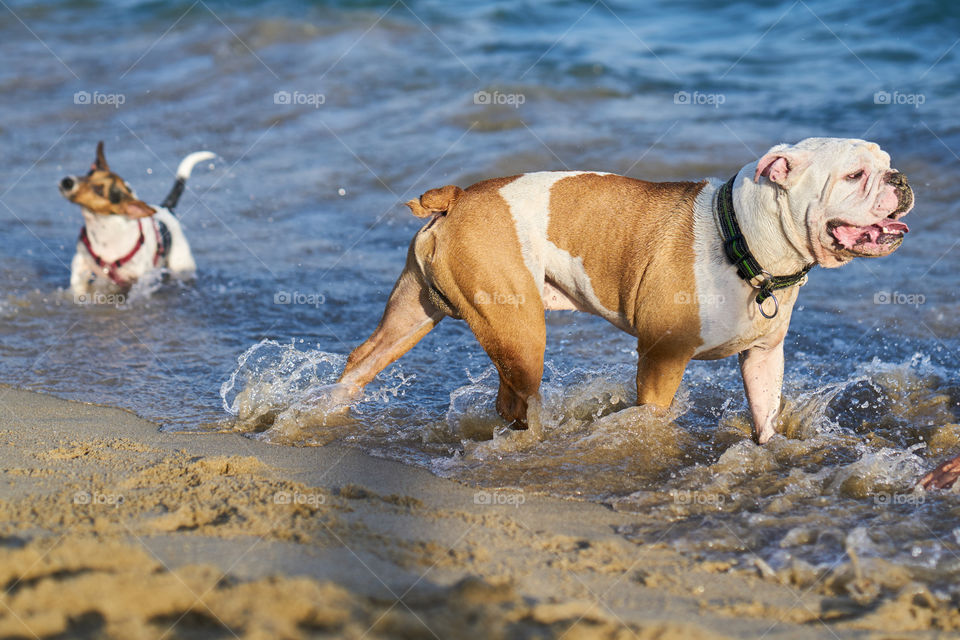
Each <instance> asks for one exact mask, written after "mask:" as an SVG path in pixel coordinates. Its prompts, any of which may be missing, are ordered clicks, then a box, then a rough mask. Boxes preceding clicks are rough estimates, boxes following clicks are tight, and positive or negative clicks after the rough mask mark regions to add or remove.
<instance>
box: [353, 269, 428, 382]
mask: <svg viewBox="0 0 960 640" xmlns="http://www.w3.org/2000/svg"><path fill="white" fill-rule="evenodd" d="M443 316H444V313H443V312H442V311H440V310H439V309H437V308H436V306H434V305H433V304H432V303H431V302H430V296H429V293H428V290H427V288H426V286H424V284H423V282H422V281H421V280H420V278H419V276H418V274H417V273H416V272H415V271H413V270H412V269H411V265H410V264H409V263H408V265H407V268H406V269H404V271H403V273H401V274H400V277H399V278H398V279H397V283H396V284H395V285H394V287H393V291H392V292H391V293H390V298H389V299H388V300H387V306H386V308H385V309H384V311H383V316H382V317H381V318H380V324H378V325H377V328H376V329H375V330H374V332H373V334H371V336H370V337H369V338H367V340H366V342H364V343H363V344H361V345H360V346H359V347H357V348H356V349H354V350H353V352H351V353H350V357H349V358H347V365H346V367H344V369H343V373H342V374H341V375H340V380H339V382H340V383H342V384H344V385H347V386H348V387H350V393H351V395H353V396H356V395H357V394H359V393H360V391H361V390H363V388H364V387H365V386H366V385H367V384H368V383H369V382H370V381H371V380H373V379H374V378H375V377H377V374H378V373H380V372H381V371H383V370H384V369H385V368H387V366H389V365H390V363H392V362H393V361H394V360H396V359H397V358H399V357H400V356H402V355H403V354H405V353H406V352H407V351H409V350H410V349H412V348H413V346H414V345H415V344H417V342H419V341H420V339H421V338H423V336H425V335H427V334H428V333H429V332H430V330H431V329H433V328H434V327H435V326H436V324H437V323H438V322H440V320H442V319H443Z"/></svg>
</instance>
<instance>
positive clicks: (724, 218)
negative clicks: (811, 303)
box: [717, 175, 814, 318]
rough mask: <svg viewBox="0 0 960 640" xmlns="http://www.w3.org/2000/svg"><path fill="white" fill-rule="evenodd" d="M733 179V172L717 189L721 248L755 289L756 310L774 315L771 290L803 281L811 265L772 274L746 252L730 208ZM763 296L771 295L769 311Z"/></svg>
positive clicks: (734, 214)
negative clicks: (788, 273) (793, 270)
mask: <svg viewBox="0 0 960 640" xmlns="http://www.w3.org/2000/svg"><path fill="white" fill-rule="evenodd" d="M736 179H737V176H736V175H734V176H733V177H732V178H730V179H729V180H727V182H726V183H724V185H723V186H722V187H720V189H719V191H718V192H717V218H718V219H719V221H720V234H721V235H722V236H723V252H724V253H725V254H727V259H728V260H730V263H731V264H732V265H733V266H735V267H736V268H737V275H739V276H740V277H741V278H742V279H743V280H744V281H745V282H747V284H749V285H750V286H751V287H753V288H754V289H756V290H757V297H756V299H755V300H756V303H757V306H758V307H759V308H760V314H761V315H762V316H763V317H764V318H774V317H776V315H777V313H778V312H779V311H780V302H779V301H778V300H777V297H776V296H775V295H773V292H774V291H775V290H777V289H786V288H787V287H792V286H794V285H797V284H799V285H802V284H803V283H804V282H806V277H807V273H808V272H809V271H810V269H812V268H813V267H814V265H812V264H810V265H807V266H806V267H804V268H803V269H801V270H800V271H798V272H796V273H794V274H792V275H789V276H775V275H772V274H771V273H770V272H769V271H767V270H766V269H764V268H763V267H761V266H760V263H759V262H757V259H756V258H754V257H753V254H752V253H750V247H748V246H747V239H746V238H744V237H743V233H742V232H741V231H740V225H739V224H737V215H736V212H735V211H734V209H733V183H734V181H735V180H736ZM767 298H773V303H774V307H773V313H771V314H767V312H766V311H764V309H763V303H764V302H765V301H766V300H767Z"/></svg>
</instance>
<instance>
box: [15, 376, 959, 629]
mask: <svg viewBox="0 0 960 640" xmlns="http://www.w3.org/2000/svg"><path fill="white" fill-rule="evenodd" d="M0 407H2V408H3V410H2V412H0V443H2V447H0V456H2V458H0V468H2V470H3V482H2V483H0V582H2V584H3V585H4V594H3V595H2V596H0V638H7V637H27V638H35V637H37V638H49V637H89V638H98V637H116V638H158V637H166V638H181V637H182V638H194V637H224V638H231V637H234V636H238V637H249V638H300V637H305V638H307V637H347V638H361V637H365V638H388V637H408V638H420V637H422V638H435V637H436V638H458V637H476V638H481V637H492V638H497V637H504V638H506V637H557V638H559V637H564V638H569V639H574V638H721V637H730V638H819V637H825V636H826V637H833V636H834V635H835V636H836V637H838V638H852V637H857V638H862V637H869V638H873V637H876V638H899V637H947V636H951V637H952V633H951V632H950V631H949V630H951V629H958V628H960V614H958V613H957V612H956V610H955V608H952V607H950V606H949V604H948V603H943V602H940V601H938V600H936V598H933V597H932V596H930V594H929V593H927V592H926V591H925V589H924V588H923V587H921V586H919V585H916V584H911V583H909V580H908V579H907V578H906V577H904V576H903V575H902V574H901V573H899V572H897V571H896V570H890V569H889V568H887V567H884V566H883V565H882V564H878V563H877V562H872V563H869V564H868V563H866V562H864V563H861V565H860V566H851V565H845V566H841V567H838V568H836V569H834V570H833V571H831V572H830V573H829V574H824V575H810V576H807V575H798V574H796V573H793V574H791V573H786V572H780V573H779V574H773V573H769V572H767V573H766V575H765V572H764V570H763V567H762V566H760V567H758V568H757V569H756V570H744V569H742V568H736V569H733V568H731V567H729V566H725V565H724V564H723V563H716V562H704V561H700V560H697V559H695V558H690V557H684V556H682V555H680V554H678V553H676V552H674V551H673V550H671V549H668V548H666V547H665V545H662V544H658V543H657V542H656V541H653V540H651V541H647V542H646V543H644V544H639V545H638V544H635V543H633V542H629V541H627V540H625V539H624V538H622V537H620V536H618V535H617V534H616V531H615V530H616V527H617V526H618V525H622V524H626V523H628V522H629V521H630V516H629V515H628V514H621V513H617V512H616V511H614V510H611V509H609V508H606V507H603V506H600V505H595V504H588V503H581V502H572V501H570V502H567V501H560V500H555V499H548V498H542V497H537V496H534V495H529V494H523V493H520V492H517V491H516V490H513V489H503V490H501V491H499V492H498V491H496V490H495V489H493V488H485V489H484V493H480V494H478V490H477V489H474V488H471V487H466V486H463V485H460V484H457V483H455V482H452V481H449V480H444V479H441V478H437V477H434V476H432V475H430V474H429V473H427V472H425V471H423V470H420V469H415V468H411V467H407V466H404V465H401V464H398V463H395V462H391V461H385V460H380V459H376V458H371V457H369V456H367V455H365V454H363V453H361V452H359V451H356V450H352V449H348V448H343V447H338V446H328V447H314V448H290V447H279V446H272V445H267V444H262V443H259V442H255V441H251V440H249V439H246V438H243V437H241V436H238V435H234V434H209V435H198V434H184V433H172V434H171V433H160V432H159V431H158V430H157V427H156V425H154V424H152V423H150V422H148V421H145V420H142V419H140V418H138V417H136V416H134V415H132V414H130V413H128V412H125V411H122V410H118V409H112V408H105V407H100V406H95V405H86V404H78V403H74V402H69V401H65V400H60V399H57V398H54V397H51V396H46V395H41V394H36V393H33V392H28V391H20V390H15V389H10V388H0ZM491 502H493V503H499V504H489V503H491Z"/></svg>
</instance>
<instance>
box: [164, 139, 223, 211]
mask: <svg viewBox="0 0 960 640" xmlns="http://www.w3.org/2000/svg"><path fill="white" fill-rule="evenodd" d="M216 157H217V156H216V154H214V153H211V152H210V151H194V152H193V153H191V154H190V155H188V156H187V157H186V158H184V159H183V160H181V161H180V165H179V166H178V167H177V180H176V182H174V183H173V188H172V189H170V193H168V194H167V197H166V198H165V199H164V201H163V202H162V203H161V205H160V206H161V207H164V208H166V209H169V210H170V211H173V208H174V207H176V206H177V202H179V201H180V196H181V195H183V188H184V187H185V186H186V184H187V178H189V177H190V174H191V173H192V172H193V168H194V167H195V166H196V165H197V164H199V163H201V162H203V161H204V160H213V159H214V158H216Z"/></svg>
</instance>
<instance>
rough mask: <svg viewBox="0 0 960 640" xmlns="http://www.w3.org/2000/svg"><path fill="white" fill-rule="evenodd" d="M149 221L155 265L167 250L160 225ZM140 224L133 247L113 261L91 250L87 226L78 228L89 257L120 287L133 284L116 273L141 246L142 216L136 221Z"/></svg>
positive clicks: (144, 240)
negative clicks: (153, 245) (137, 236)
mask: <svg viewBox="0 0 960 640" xmlns="http://www.w3.org/2000/svg"><path fill="white" fill-rule="evenodd" d="M150 221H151V222H153V231H154V233H156V234H157V250H156V252H155V253H154V254H153V266H157V263H159V262H160V258H161V257H162V256H163V255H164V254H165V253H166V252H167V247H166V246H165V244H164V242H163V238H162V237H161V235H160V227H159V226H158V225H157V221H156V220H154V219H153V218H150ZM137 222H138V223H139V225H140V237H139V238H137V242H136V244H134V245H133V249H131V250H130V252H129V253H127V254H126V255H125V256H123V257H120V258H117V259H116V260H114V261H113V262H107V261H106V260H104V259H103V258H101V257H100V256H98V255H97V252H96V251H94V250H93V245H92V244H90V238H88V237H87V227H86V225H84V227H83V228H82V229H81V230H80V242H82V243H83V246H85V247H86V248H87V251H89V252H90V257H91V258H93V260H94V262H96V263H97V266H98V267H100V268H101V269H103V273H104V274H105V275H106V276H107V277H108V278H110V280H112V281H113V282H114V283H115V284H117V285H119V286H121V287H127V286H130V285H131V284H133V282H132V281H127V280H124V279H123V278H121V277H120V275H119V274H118V273H117V272H118V271H119V270H120V269H121V268H122V267H123V265H125V264H127V263H128V262H130V261H131V260H133V256H135V255H137V252H138V251H140V249H141V248H142V247H143V244H144V242H146V238H145V237H144V235H143V218H141V219H139V220H138V221H137Z"/></svg>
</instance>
